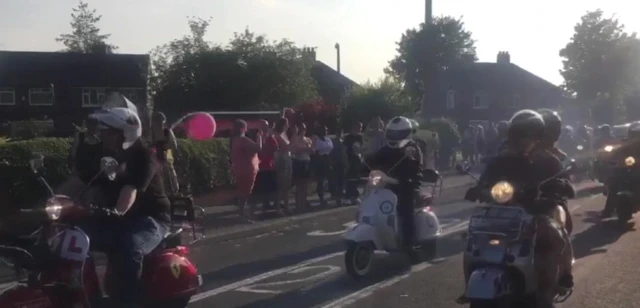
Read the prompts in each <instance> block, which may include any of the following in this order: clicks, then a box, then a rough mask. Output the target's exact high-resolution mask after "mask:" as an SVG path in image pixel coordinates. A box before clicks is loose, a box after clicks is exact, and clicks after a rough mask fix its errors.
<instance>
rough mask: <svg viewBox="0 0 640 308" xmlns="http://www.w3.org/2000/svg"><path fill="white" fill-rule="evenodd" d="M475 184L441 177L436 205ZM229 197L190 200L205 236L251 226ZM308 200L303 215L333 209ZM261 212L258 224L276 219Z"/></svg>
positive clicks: (219, 195) (315, 199)
mask: <svg viewBox="0 0 640 308" xmlns="http://www.w3.org/2000/svg"><path fill="white" fill-rule="evenodd" d="M475 182H476V181H475V180H474V179H473V178H472V177H471V176H468V175H458V174H450V175H448V176H446V177H444V179H443V189H442V191H441V192H440V191H436V192H435V193H436V195H437V199H436V202H437V203H440V204H443V203H451V202H456V201H460V200H462V198H463V197H464V193H465V192H466V190H467V189H468V188H469V187H470V186H471V185H474V184H475ZM424 189H425V190H427V191H430V192H431V189H430V188H428V187H425V188H424ZM232 197H233V192H232V191H220V192H216V193H212V194H210V195H207V196H200V197H196V198H195V199H194V204H196V205H199V206H202V207H203V208H204V209H205V219H204V221H203V223H204V225H205V229H206V231H205V236H206V237H211V236H218V235H220V234H226V233H228V232H229V229H230V228H231V229H243V228H245V227H246V225H251V224H249V223H248V222H247V221H246V220H245V219H243V218H242V217H240V216H239V215H238V207H237V206H235V205H229V201H230V200H231V199H232ZM327 198H328V195H327ZM308 200H309V202H310V204H311V208H310V210H309V211H307V213H314V212H320V211H326V210H329V209H332V208H334V205H335V204H334V203H333V202H330V204H329V206H328V207H320V206H319V205H320V200H319V199H318V196H317V195H316V194H310V195H309V199H308ZM328 200H329V199H328ZM289 204H290V206H293V200H291V202H290V203H289ZM261 212H262V206H261V204H258V207H257V213H258V214H260V215H257V222H258V223H260V222H264V221H271V220H273V219H274V218H277V216H276V215H275V213H273V212H270V211H268V212H267V213H265V214H264V215H263V214H261ZM185 228H188V226H185Z"/></svg>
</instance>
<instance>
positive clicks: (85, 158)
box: [56, 118, 103, 204]
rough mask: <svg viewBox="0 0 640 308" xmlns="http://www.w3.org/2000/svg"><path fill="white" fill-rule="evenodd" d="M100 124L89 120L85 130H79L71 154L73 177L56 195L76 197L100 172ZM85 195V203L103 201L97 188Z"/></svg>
mask: <svg viewBox="0 0 640 308" xmlns="http://www.w3.org/2000/svg"><path fill="white" fill-rule="evenodd" d="M99 133H100V132H99V129H98V122H97V121H96V120H95V119H93V118H88V119H87V120H85V122H84V129H81V128H78V132H77V133H76V136H75V138H74V140H73V144H72V146H71V151H70V153H69V167H70V168H71V170H72V176H71V177H70V178H69V179H68V180H67V181H66V182H65V183H64V184H63V185H61V186H60V187H59V188H58V189H56V193H58V194H62V195H67V196H71V197H75V196H76V195H77V194H78V193H79V192H80V191H81V190H82V189H83V188H85V187H86V185H87V184H89V182H90V181H91V179H93V177H95V175H96V174H98V173H99V172H100V159H102V156H103V155H102V154H103V150H102V142H101V141H100V137H98V135H99ZM97 184H98V183H95V182H94V183H92V185H93V187H92V188H91V189H89V190H88V191H87V192H86V193H85V194H83V196H82V197H83V199H84V200H82V201H83V202H85V203H87V204H98V203H100V204H101V203H102V201H101V199H102V198H101V196H100V195H101V192H100V189H99V188H98V186H97Z"/></svg>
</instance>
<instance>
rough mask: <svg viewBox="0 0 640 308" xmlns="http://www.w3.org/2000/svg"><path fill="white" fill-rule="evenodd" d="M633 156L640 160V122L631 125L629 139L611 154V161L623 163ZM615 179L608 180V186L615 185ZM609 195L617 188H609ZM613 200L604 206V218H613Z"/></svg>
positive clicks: (601, 214)
mask: <svg viewBox="0 0 640 308" xmlns="http://www.w3.org/2000/svg"><path fill="white" fill-rule="evenodd" d="M629 156H632V157H634V158H636V159H638V158H640V121H639V122H633V123H631V125H629V130H628V132H627V138H626V139H625V140H624V141H623V144H622V145H621V146H620V147H619V148H617V149H615V150H613V152H612V153H611V156H610V159H611V160H612V161H622V160H624V159H625V158H626V157H629ZM614 183H615V182H614V181H613V179H607V185H615V184H614ZM608 190H609V193H611V191H612V190H615V188H608ZM610 200H613V199H612V198H607V201H606V202H605V204H604V210H602V212H601V213H600V216H601V217H602V218H608V217H611V215H612V214H613V211H614V209H615V204H613V202H611V201H610Z"/></svg>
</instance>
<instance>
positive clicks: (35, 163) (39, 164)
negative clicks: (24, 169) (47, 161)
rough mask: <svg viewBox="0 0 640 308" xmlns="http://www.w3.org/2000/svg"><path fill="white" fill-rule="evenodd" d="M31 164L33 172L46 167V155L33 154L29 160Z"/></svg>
mask: <svg viewBox="0 0 640 308" xmlns="http://www.w3.org/2000/svg"><path fill="white" fill-rule="evenodd" d="M29 166H30V167H31V170H32V171H33V172H35V173H37V172H38V170H40V169H42V168H43V167H44V155H42V154H40V153H34V154H32V155H31V159H30V160H29Z"/></svg>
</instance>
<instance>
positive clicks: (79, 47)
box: [56, 0, 118, 53]
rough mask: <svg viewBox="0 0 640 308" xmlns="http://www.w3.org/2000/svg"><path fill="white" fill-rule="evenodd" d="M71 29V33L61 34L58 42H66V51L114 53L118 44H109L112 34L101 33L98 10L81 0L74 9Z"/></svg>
mask: <svg viewBox="0 0 640 308" xmlns="http://www.w3.org/2000/svg"><path fill="white" fill-rule="evenodd" d="M72 10H73V13H71V29H72V32H71V33H69V34H61V35H60V36H59V37H57V38H56V42H61V43H62V44H64V46H65V47H66V48H65V51H68V52H81V53H104V52H106V53H113V52H114V51H115V50H117V49H118V47H117V46H115V45H112V44H108V43H107V42H106V40H107V39H109V37H110V36H111V34H101V33H100V28H98V26H97V24H98V22H100V19H102V15H98V14H97V13H96V10H92V9H89V5H88V4H87V3H86V2H84V1H82V0H80V2H79V3H78V7H77V8H74V9H72Z"/></svg>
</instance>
